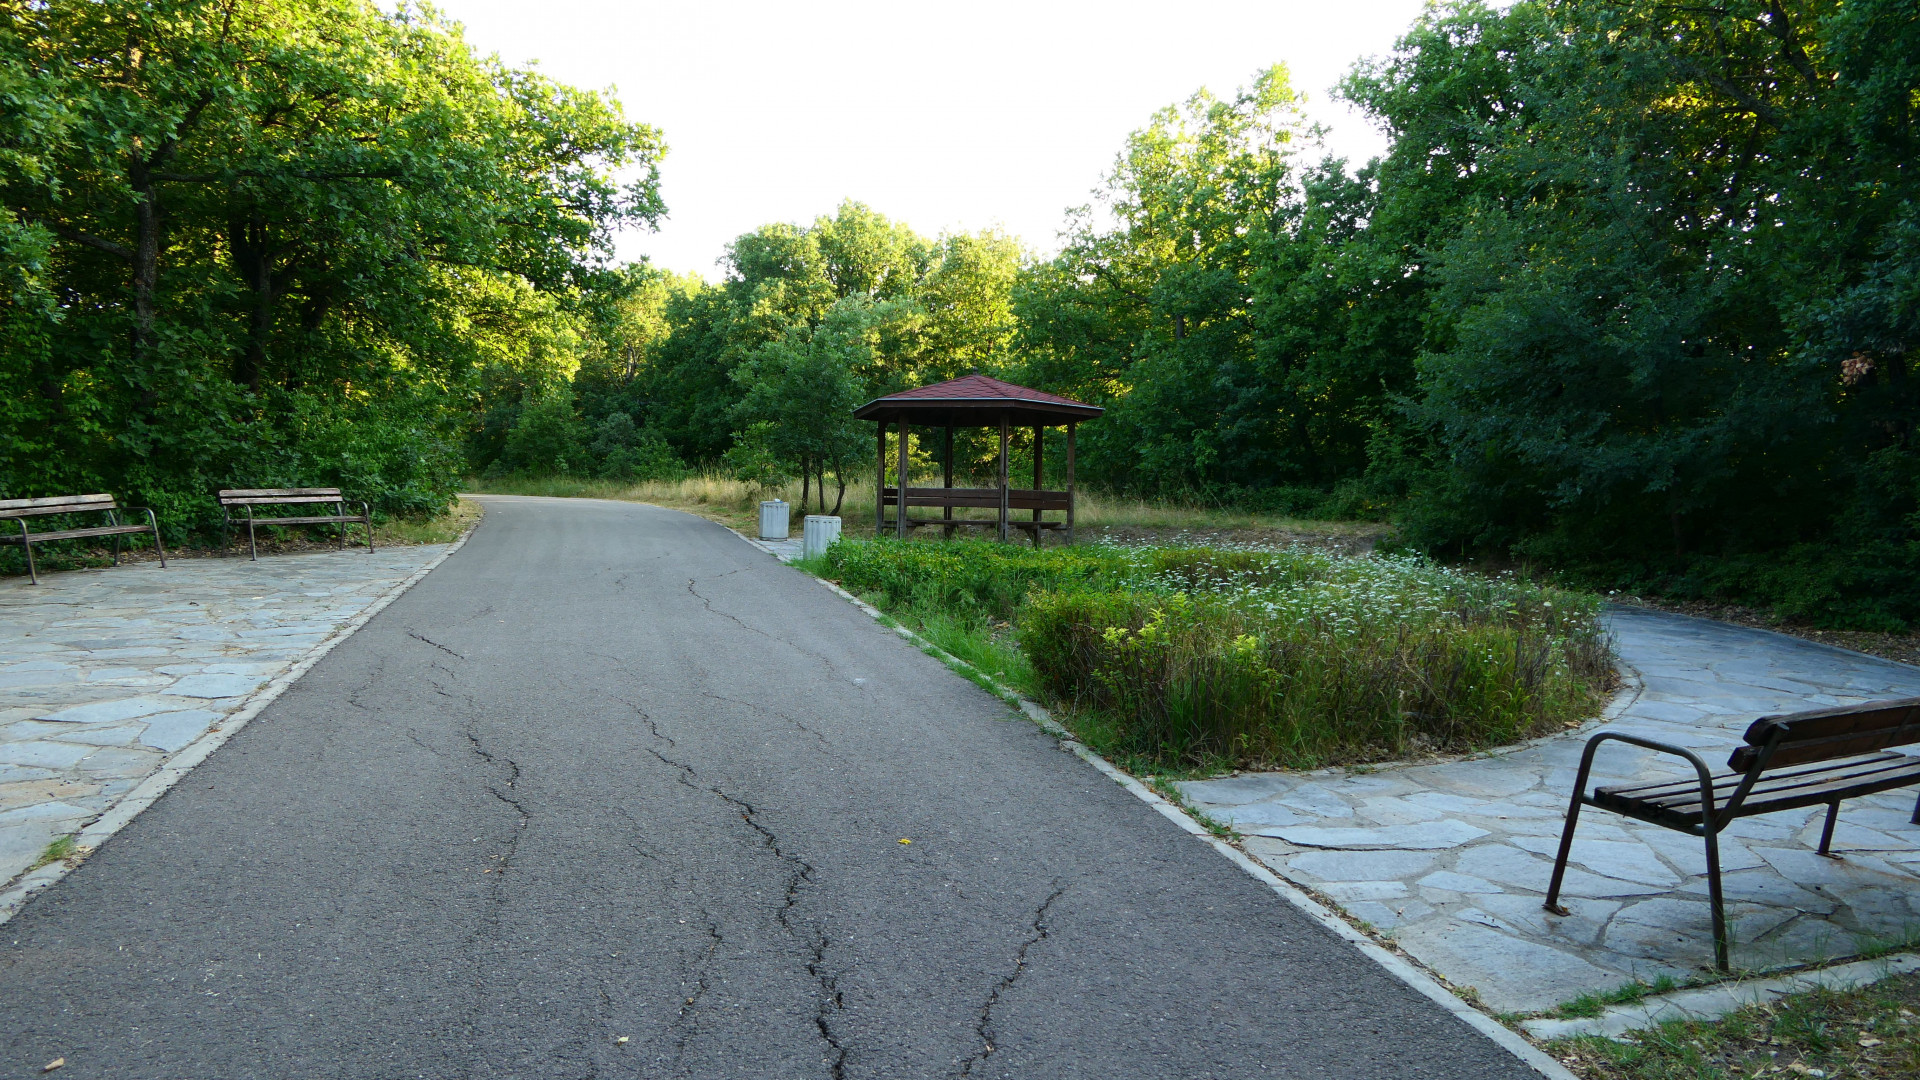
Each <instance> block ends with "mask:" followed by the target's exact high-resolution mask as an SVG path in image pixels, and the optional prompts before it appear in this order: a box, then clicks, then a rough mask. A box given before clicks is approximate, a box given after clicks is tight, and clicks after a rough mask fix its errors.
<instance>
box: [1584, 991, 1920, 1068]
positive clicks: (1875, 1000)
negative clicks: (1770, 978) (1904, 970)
mask: <svg viewBox="0 0 1920 1080" xmlns="http://www.w3.org/2000/svg"><path fill="white" fill-rule="evenodd" d="M1547 1049H1548V1050H1549V1051H1550V1052H1551V1053H1552V1054H1553V1055H1554V1056H1555V1057H1557V1058H1560V1059H1561V1060H1562V1061H1563V1062H1565V1063H1566V1064H1567V1065H1568V1066H1569V1067H1570V1068H1572V1069H1573V1070H1574V1071H1575V1072H1577V1073H1580V1074H1581V1075H1583V1076H1586V1077H1590V1078H1593V1080H1730V1078H1733V1077H1758V1076H1777V1077H1780V1078H1782V1080H1793V1078H1796V1077H1830V1078H1842V1077H1844V1078H1848V1080H1893V1078H1895V1077H1901V1078H1910V1077H1914V1076H1920V975H1901V976H1896V977H1894V978H1891V979H1885V980H1882V981H1880V982H1878V983H1875V984H1874V985H1872V986H1868V987H1864V988H1861V989H1858V990H1851V991H1835V990H1811V991H1807V992H1805V993H1800V994H1791V995H1787V996H1785V997H1781V998H1779V999H1777V1000H1774V1001H1771V1002H1767V1003H1765V1004H1761V1005H1755V1006H1751V1007H1749V1008H1746V1009H1742V1010H1740V1011H1739V1012H1736V1013H1733V1014H1731V1015H1728V1016H1726V1017H1723V1018H1722V1019H1720V1020H1716V1021H1693V1022H1688V1021H1676V1022H1673V1023H1668V1024H1662V1025H1661V1026H1660V1027H1658V1028H1655V1029H1652V1030H1649V1031H1636V1032H1633V1033H1631V1034H1629V1035H1627V1036H1625V1037H1623V1038H1622V1039H1620V1040H1614V1039H1605V1038H1599V1037H1596V1036H1582V1037H1579V1038H1573V1039H1560V1040H1556V1041H1554V1042H1552V1043H1549V1044H1548V1047H1547Z"/></svg>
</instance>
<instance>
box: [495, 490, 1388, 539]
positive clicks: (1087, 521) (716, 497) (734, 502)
mask: <svg viewBox="0 0 1920 1080" xmlns="http://www.w3.org/2000/svg"><path fill="white" fill-rule="evenodd" d="M913 482H914V484H915V485H916V486H930V487H937V486H939V483H940V481H939V479H938V478H937V477H915V478H914V481H913ZM469 490H471V491H476V492H484V493H487V494H492V495H544V496H549V497H556V498H581V499H618V500H621V501H625V502H643V503H652V504H653V505H655V506H665V507H668V508H670V509H674V510H684V511H686V512H688V513H691V514H698V515H700V516H701V517H704V518H708V519H711V520H713V521H717V522H719V523H720V524H722V525H725V526H727V527H729V528H732V529H738V530H742V531H745V530H748V529H751V528H753V527H754V526H755V524H756V519H757V516H758V506H759V503H760V501H761V500H762V499H771V498H780V499H785V500H786V501H787V504H788V505H789V506H790V507H792V511H791V513H792V516H793V520H794V525H795V527H796V528H797V527H798V524H799V520H800V518H801V517H803V516H804V515H806V514H819V513H825V512H827V511H829V510H831V509H832V508H833V501H834V489H833V488H832V487H831V486H829V488H828V490H827V510H822V509H821V508H820V503H819V495H818V493H814V494H813V497H812V499H811V500H810V501H809V504H808V505H807V506H806V507H802V506H801V505H800V483H799V481H794V482H793V483H791V484H788V485H786V486H785V487H783V488H779V489H776V490H773V491H767V490H764V489H760V488H756V487H754V486H752V485H749V484H744V483H741V482H740V481H738V480H734V479H732V478H731V477H727V476H723V475H720V474H718V473H711V472H708V473H700V474H697V475H694V476H689V477H687V478H686V479H683V480H652V481H642V482H640V483H634V484H623V483H619V482H617V481H612V480H583V479H576V478H572V477H506V478H503V479H498V480H474V481H471V482H470V487H469ZM873 504H874V491H873V480H872V479H871V478H862V479H859V480H855V481H852V482H850V483H849V484H848V485H847V492H846V496H845V498H844V500H843V501H842V503H841V506H840V518H841V522H842V527H843V528H844V529H845V530H846V532H847V534H848V535H850V536H861V535H866V533H867V530H871V529H872V528H873V510H874V506H873ZM1075 504H1076V511H1075V515H1074V524H1075V527H1076V529H1077V531H1078V532H1079V534H1080V538H1081V539H1083V540H1085V539H1107V540H1111V541H1115V542H1118V543H1123V544H1142V543H1150V544H1166V543H1194V544H1206V543H1215V542H1221V541H1229V542H1235V543H1259V544H1274V543H1278V544H1287V543H1296V542H1297V543H1303V544H1308V545H1315V546H1319V545H1323V544H1325V545H1330V546H1334V547H1338V548H1342V549H1353V550H1367V549H1370V548H1371V547H1372V546H1373V541H1374V539H1376V538H1377V537H1379V536H1380V535H1381V534H1383V533H1384V532H1385V531H1386V526H1384V525H1381V524H1380V523H1378V522H1366V521H1311V520H1306V519H1302V518H1293V517H1287V516H1285V515H1282V514H1253V513H1247V512H1245V511H1237V510H1231V509H1220V508H1213V507H1196V506H1181V505H1177V504H1170V503H1157V502H1148V501H1146V500H1142V499H1129V498H1123V497H1119V496H1114V495H1108V494H1105V493H1102V492H1099V491H1090V490H1087V489H1084V488H1083V489H1081V490H1080V491H1078V492H1077V493H1076V495H1075ZM922 512H923V513H925V512H926V511H922ZM1026 513H1027V512H1025V511H1022V512H1021V516H1023V517H1024V516H1025V515H1026ZM954 516H955V517H956V518H959V519H961V520H974V521H988V520H992V519H993V517H994V514H993V512H992V511H990V510H976V509H961V510H955V511H954ZM1048 516H1049V519H1051V520H1058V519H1059V517H1060V515H1058V514H1050V515H1048ZM934 536H937V533H933V532H931V531H930V530H928V531H925V532H923V534H922V535H921V537H920V538H921V539H930V538H932V537H934Z"/></svg>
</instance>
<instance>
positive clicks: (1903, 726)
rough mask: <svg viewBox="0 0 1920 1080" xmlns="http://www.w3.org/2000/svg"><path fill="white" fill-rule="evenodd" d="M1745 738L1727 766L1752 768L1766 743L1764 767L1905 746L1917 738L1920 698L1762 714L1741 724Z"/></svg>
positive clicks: (1918, 732)
mask: <svg viewBox="0 0 1920 1080" xmlns="http://www.w3.org/2000/svg"><path fill="white" fill-rule="evenodd" d="M1746 740H1747V745H1746V746H1743V747H1740V748H1739V749H1737V750H1735V751H1734V752H1733V755H1732V756H1731V757H1729V758H1728V759H1727V765H1728V767H1729V768H1734V769H1740V770H1743V771H1744V770H1746V769H1750V768H1752V767H1753V765H1754V763H1755V762H1757V761H1758V760H1759V759H1760V754H1761V752H1762V750H1763V749H1764V748H1765V747H1766V746H1767V744H1768V743H1770V742H1771V743H1773V744H1774V750H1773V753H1772V755H1771V756H1770V757H1768V759H1767V766H1768V768H1772V767H1773V766H1775V765H1795V764H1799V763H1801V762H1807V761H1829V760H1832V759H1834V758H1843V757H1853V756H1855V755H1857V754H1870V753H1872V752H1874V751H1876V750H1886V749H1889V748H1891V747H1895V746H1906V745H1908V744H1910V743H1915V742H1920V698H1904V699H1901V700H1897V701H1875V702H1869V703H1867V704H1866V705H1856V706H1852V707H1849V708H1842V709H1815V710H1811V711H1809V712H1803V713H1792V714H1789V715H1786V716H1763V717H1761V718H1760V719H1758V720H1755V721H1754V722H1753V723H1752V725H1750V726H1749V727H1748V728H1747V734H1746Z"/></svg>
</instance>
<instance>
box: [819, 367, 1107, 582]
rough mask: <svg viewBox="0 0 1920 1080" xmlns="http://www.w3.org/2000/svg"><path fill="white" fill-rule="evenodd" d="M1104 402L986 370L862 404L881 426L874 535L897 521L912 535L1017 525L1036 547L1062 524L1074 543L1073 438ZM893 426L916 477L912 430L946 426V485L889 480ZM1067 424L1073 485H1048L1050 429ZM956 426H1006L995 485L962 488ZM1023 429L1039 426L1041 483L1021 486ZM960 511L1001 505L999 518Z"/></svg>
mask: <svg viewBox="0 0 1920 1080" xmlns="http://www.w3.org/2000/svg"><path fill="white" fill-rule="evenodd" d="M1103 411H1104V410H1102V409H1101V408H1100V407H1099V406H1097V405H1087V404H1084V403H1082V402H1078V401H1074V400H1072V399H1071V398H1064V397H1060V396H1058V395H1056V394H1048V393H1045V392H1042V391H1039V390H1030V389H1028V388H1027V387H1024V386H1015V385H1014V384H1012V383H1008V382H1002V381H1000V380H999V379H993V378H988V377H987V376H985V375H966V376H962V377H961V378H958V379H951V380H949V381H947V382H943V383H937V384H935V385H933V386H923V387H920V388H918V389H915V390H907V391H904V392H902V393H899V394H893V395H890V396H888V397H883V398H878V399H876V400H874V401H870V402H868V403H867V404H865V405H862V406H861V407H860V408H859V409H857V410H855V412H854V416H855V417H857V418H859V419H862V420H874V421H877V422H878V424H879V431H878V435H877V442H876V445H877V447H878V455H877V456H878V466H879V471H878V477H877V483H876V485H875V486H876V487H877V489H878V493H877V494H876V496H875V505H874V522H875V524H874V533H875V535H877V536H878V535H885V534H886V531H887V529H888V528H889V527H891V528H892V529H893V530H894V532H895V533H896V535H898V536H901V537H905V536H906V535H907V534H908V532H909V530H912V529H918V528H927V527H930V526H939V527H940V529H941V530H942V531H943V532H944V533H945V534H946V535H947V536H952V535H953V532H954V530H955V529H958V528H991V529H994V530H996V531H997V533H998V535H999V538H1000V539H1001V540H1006V539H1008V538H1009V537H1010V536H1011V535H1012V532H1013V530H1015V529H1019V530H1022V531H1025V532H1027V533H1028V534H1030V535H1031V536H1032V538H1033V542H1034V545H1035V546H1036V547H1037V546H1038V545H1039V543H1040V537H1041V535H1042V534H1043V533H1044V532H1045V531H1046V530H1049V529H1057V530H1062V531H1064V532H1065V533H1066V539H1067V542H1068V543H1072V542H1073V524H1074V522H1073V509H1074V508H1073V502H1074V499H1073V495H1074V487H1073V466H1074V460H1073V441H1074V428H1075V427H1076V426H1077V425H1078V423H1079V422H1080V421H1081V420H1084V419H1088V418H1091V417H1095V416H1099V415H1100V414H1101V412H1103ZM891 424H898V426H899V459H898V464H897V466H896V475H897V476H900V477H905V476H907V475H908V460H907V450H908V446H909V439H908V435H909V433H910V431H911V428H912V427H914V426H923V427H938V428H941V429H943V431H944V436H945V439H944V441H945V453H944V454H943V456H942V457H943V460H944V462H945V476H944V480H945V486H943V487H913V486H911V485H909V486H907V487H905V488H904V489H903V488H902V487H900V486H899V485H897V484H896V485H894V486H891V487H889V486H888V485H887V482H886V481H887V428H888V427H889V425H891ZM1055 426H1065V427H1066V429H1067V460H1066V483H1067V486H1066V490H1064V491H1048V490H1046V489H1045V483H1046V481H1045V468H1044V459H1043V454H1042V447H1043V446H1044V445H1045V443H1044V440H1043V439H1042V434H1043V432H1044V430H1045V429H1046V428H1048V427H1055ZM956 427H985V428H995V427H997V428H999V429H1000V453H999V461H998V465H999V467H998V470H997V472H998V476H997V477H996V479H997V480H998V483H997V484H996V485H995V486H993V487H987V488H957V487H954V486H953V429H954V428H956ZM1015 427H1022V428H1032V429H1033V486H1032V487H1031V488H1016V487H1013V486H1012V485H1011V482H1010V480H1011V478H1010V477H1009V476H1008V474H1007V448H1008V443H1009V441H1010V439H1011V436H1012V432H1013V429H1014V428H1015ZM889 505H891V506H892V507H893V508H894V515H893V519H892V520H891V521H889V520H888V518H887V507H888V506H889ZM915 507H919V508H922V509H928V508H936V509H939V510H940V511H941V515H940V516H939V517H937V518H935V517H918V518H917V517H913V516H912V514H911V510H912V509H913V508H915ZM956 509H984V510H996V511H998V513H997V514H996V515H995V516H994V517H993V518H992V519H991V520H982V519H979V518H956V517H954V516H953V512H954V511H955V510H956ZM1015 511H1027V512H1029V513H1031V515H1032V518H1031V520H1027V521H1015V520H1014V519H1013V513H1014V512H1015ZM1048 512H1056V513H1061V514H1063V515H1064V520H1055V521H1049V520H1047V519H1046V516H1045V515H1046V514H1047V513H1048Z"/></svg>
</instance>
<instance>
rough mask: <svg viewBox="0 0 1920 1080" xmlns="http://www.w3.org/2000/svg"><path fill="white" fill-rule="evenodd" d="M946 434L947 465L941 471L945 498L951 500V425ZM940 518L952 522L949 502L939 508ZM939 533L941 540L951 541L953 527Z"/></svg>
mask: <svg viewBox="0 0 1920 1080" xmlns="http://www.w3.org/2000/svg"><path fill="white" fill-rule="evenodd" d="M946 432H947V434H946V448H945V458H946V463H947V464H946V467H945V468H944V469H943V470H942V475H943V478H944V479H945V481H946V485H947V493H948V494H947V498H948V499H949V500H951V499H952V498H953V494H952V493H953V425H952V424H948V425H947V427H946ZM940 517H941V518H942V519H944V520H946V521H952V520H953V503H952V502H951V501H949V502H948V503H947V505H946V506H944V507H941V509H940ZM940 531H941V533H942V534H944V535H943V536H942V539H945V540H951V539H953V526H951V525H948V526H945V527H943V528H942V529H941V530H940Z"/></svg>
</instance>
